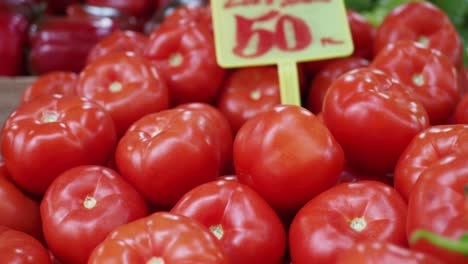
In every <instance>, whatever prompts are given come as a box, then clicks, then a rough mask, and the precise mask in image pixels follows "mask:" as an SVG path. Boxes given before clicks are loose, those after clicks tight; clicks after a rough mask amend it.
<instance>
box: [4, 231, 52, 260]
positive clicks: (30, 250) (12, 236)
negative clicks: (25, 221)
mask: <svg viewBox="0 0 468 264" xmlns="http://www.w3.org/2000/svg"><path fill="white" fill-rule="evenodd" d="M0 263H21V264H26V263H31V264H49V263H52V262H51V261H50V258H49V253H48V252H47V250H46V249H45V248H44V246H42V244H41V243H40V242H39V241H37V240H36V239H34V238H33V237H32V236H30V235H28V234H26V233H23V232H20V231H16V230H13V229H9V228H7V227H4V226H0Z"/></svg>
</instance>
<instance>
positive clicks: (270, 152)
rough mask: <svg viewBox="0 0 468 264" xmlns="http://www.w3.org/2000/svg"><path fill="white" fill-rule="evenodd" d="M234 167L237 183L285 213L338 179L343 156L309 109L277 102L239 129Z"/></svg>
mask: <svg viewBox="0 0 468 264" xmlns="http://www.w3.org/2000/svg"><path fill="white" fill-rule="evenodd" d="M234 165H235V169H236V172H237V176H238V178H239V181H240V182H241V183H244V184H247V185H249V186H250V187H252V188H253V189H254V190H256V191H257V192H258V193H259V194H260V195H261V196H262V197H263V198H264V199H265V200H266V201H267V202H268V203H269V204H270V205H271V206H272V207H273V208H274V209H276V210H277V211H279V212H281V213H283V212H284V213H291V212H296V211H297V210H299V209H300V208H301V207H302V206H303V205H304V204H305V203H307V202H308V201H309V200H310V199H312V198H313V197H314V196H315V195H317V194H319V193H320V192H322V191H324V190H326V189H328V188H330V187H331V186H333V185H334V184H335V183H336V182H337V181H338V178H339V175H340V173H341V171H342V170H343V165H344V155H343V151H342V150H341V148H340V145H339V144H338V143H337V142H336V141H335V139H334V138H333V136H332V135H331V133H330V132H329V131H328V129H327V128H326V127H325V126H324V125H323V124H322V123H321V122H320V121H319V120H318V119H317V118H316V117H315V116H314V115H313V114H312V113H310V112H309V111H307V110H306V109H303V108H300V107H298V106H288V105H280V106H277V107H275V108H273V109H272V110H270V111H268V112H265V113H263V114H261V115H259V116H257V117H254V118H252V119H250V120H249V121H247V123H245V125H244V126H243V127H242V128H241V129H240V130H239V132H238V134H237V136H236V138H235V140H234Z"/></svg>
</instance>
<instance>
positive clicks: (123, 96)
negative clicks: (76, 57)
mask: <svg viewBox="0 0 468 264" xmlns="http://www.w3.org/2000/svg"><path fill="white" fill-rule="evenodd" d="M76 91H77V93H78V95H80V96H84V97H87V98H90V99H92V100H93V101H95V102H97V103H99V104H100V105H102V106H103V107H104V108H105V109H106V110H107V111H108V112H109V113H110V115H111V116H112V119H113V120H114V122H115V125H116V127H117V134H118V136H119V137H120V136H122V135H123V134H124V133H125V131H126V130H127V129H128V127H129V126H130V125H131V124H133V123H134V122H135V121H137V120H138V119H140V118H141V117H143V116H145V115H147V114H151V113H155V112H158V111H161V110H164V109H167V108H168V107H169V92H168V90H167V86H166V83H165V82H164V80H163V79H162V78H161V77H160V76H159V73H158V72H157V71H156V68H154V67H153V66H152V64H151V63H150V62H149V61H148V60H146V59H145V58H144V57H141V56H138V55H135V54H128V53H117V54H110V55H109V56H106V57H103V58H100V59H98V60H96V61H95V62H93V63H91V64H89V65H88V66H86V68H85V69H84V70H83V72H82V73H81V75H80V78H79V81H78V85H77V87H76Z"/></svg>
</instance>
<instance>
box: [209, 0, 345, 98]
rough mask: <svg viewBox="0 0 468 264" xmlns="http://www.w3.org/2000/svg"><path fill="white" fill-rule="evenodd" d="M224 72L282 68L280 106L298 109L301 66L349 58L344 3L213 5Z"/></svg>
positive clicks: (227, 1) (234, 1) (289, 0)
mask: <svg viewBox="0 0 468 264" xmlns="http://www.w3.org/2000/svg"><path fill="white" fill-rule="evenodd" d="M211 8H212V15H213V27H214V35H215V44H216V57H217V61H218V64H219V65H221V66H222V67H226V68H232V67H245V66H255V65H269V64H277V65H278V74H279V80H280V89H281V102H282V103H284V104H295V105H300V94H299V78H298V71H297V65H296V64H297V62H302V61H312V60H320V59H327V58H334V57H342V56H347V55H350V54H351V53H352V52H353V41H352V37H351V32H350V29H349V25H348V20H347V16H346V8H345V5H344V0H212V1H211Z"/></svg>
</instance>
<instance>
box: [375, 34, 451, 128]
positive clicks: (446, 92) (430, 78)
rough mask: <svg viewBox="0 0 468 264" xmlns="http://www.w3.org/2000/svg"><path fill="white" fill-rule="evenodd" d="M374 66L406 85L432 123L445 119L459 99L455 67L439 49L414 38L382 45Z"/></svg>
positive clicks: (438, 122)
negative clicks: (420, 42) (418, 41)
mask: <svg viewBox="0 0 468 264" xmlns="http://www.w3.org/2000/svg"><path fill="white" fill-rule="evenodd" d="M371 67H375V68H377V69H380V70H382V71H383V72H385V73H387V74H388V75H390V76H392V77H393V78H395V79H397V80H399V81H400V82H402V83H403V84H405V85H406V86H407V87H408V88H409V89H410V90H411V93H412V94H413V96H414V97H415V98H416V99H417V100H419V101H420V102H421V103H422V105H423V106H424V108H425V109H426V111H427V113H428V115H429V119H430V122H431V124H432V125H438V124H441V123H443V122H445V121H446V120H447V119H448V118H449V116H450V114H451V113H452V112H453V110H454V109H455V106H456V104H457V102H458V100H459V99H460V91H459V87H458V84H459V80H458V75H457V71H456V69H455V68H454V67H453V64H452V63H451V62H450V61H449V60H448V58H447V57H446V56H444V55H442V54H441V53H440V52H439V51H437V50H434V49H430V48H428V47H426V46H424V45H421V44H419V43H417V42H413V41H398V42H396V43H392V44H390V45H388V46H387V47H385V48H383V49H382V50H381V51H380V52H379V53H378V54H377V55H376V56H375V58H374V60H373V61H372V64H371Z"/></svg>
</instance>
